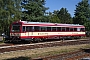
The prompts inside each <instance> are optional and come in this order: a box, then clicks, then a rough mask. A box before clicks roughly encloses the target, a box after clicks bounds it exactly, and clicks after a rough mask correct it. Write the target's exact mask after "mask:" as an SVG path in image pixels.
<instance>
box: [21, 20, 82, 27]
mask: <svg viewBox="0 0 90 60" xmlns="http://www.w3.org/2000/svg"><path fill="white" fill-rule="evenodd" d="M20 22H22V23H23V24H42V25H43V24H46V25H58V26H59V25H64V26H67V25H68V26H83V25H79V24H62V23H49V22H28V21H20Z"/></svg>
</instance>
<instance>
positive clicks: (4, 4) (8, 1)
mask: <svg viewBox="0 0 90 60" xmlns="http://www.w3.org/2000/svg"><path fill="white" fill-rule="evenodd" d="M20 2H21V0H0V31H2V32H5V33H7V32H8V31H9V26H10V24H11V22H12V21H14V20H16V19H21V18H20V15H21V7H20Z"/></svg>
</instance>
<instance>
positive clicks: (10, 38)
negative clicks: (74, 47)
mask: <svg viewBox="0 0 90 60" xmlns="http://www.w3.org/2000/svg"><path fill="white" fill-rule="evenodd" d="M82 37H85V36H52V37H42V38H41V37H40V38H20V37H18V36H12V37H8V38H5V42H21V41H27V42H40V41H49V40H53V39H59V40H72V39H80V38H82Z"/></svg>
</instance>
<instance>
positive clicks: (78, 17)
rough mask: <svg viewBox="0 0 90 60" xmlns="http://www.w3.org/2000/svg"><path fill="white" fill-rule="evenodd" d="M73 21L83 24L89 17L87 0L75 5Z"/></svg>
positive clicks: (89, 10) (89, 7)
mask: <svg viewBox="0 0 90 60" xmlns="http://www.w3.org/2000/svg"><path fill="white" fill-rule="evenodd" d="M74 15H75V17H74V23H75V24H81V25H84V23H85V22H87V21H88V20H89V18H90V6H89V4H88V0H82V1H81V2H79V3H78V5H76V10H75V14H74Z"/></svg>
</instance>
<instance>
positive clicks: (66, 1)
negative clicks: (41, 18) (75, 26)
mask: <svg viewBox="0 0 90 60" xmlns="http://www.w3.org/2000/svg"><path fill="white" fill-rule="evenodd" d="M81 1H82V0H46V2H45V3H46V4H45V7H49V9H48V10H47V12H49V11H50V12H53V11H54V10H60V9H61V8H62V7H63V8H67V10H68V12H69V13H70V14H71V16H72V17H73V16H74V12H75V11H74V10H75V9H76V5H77V4H78V3H79V2H81ZM89 2H90V1H89Z"/></svg>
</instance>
